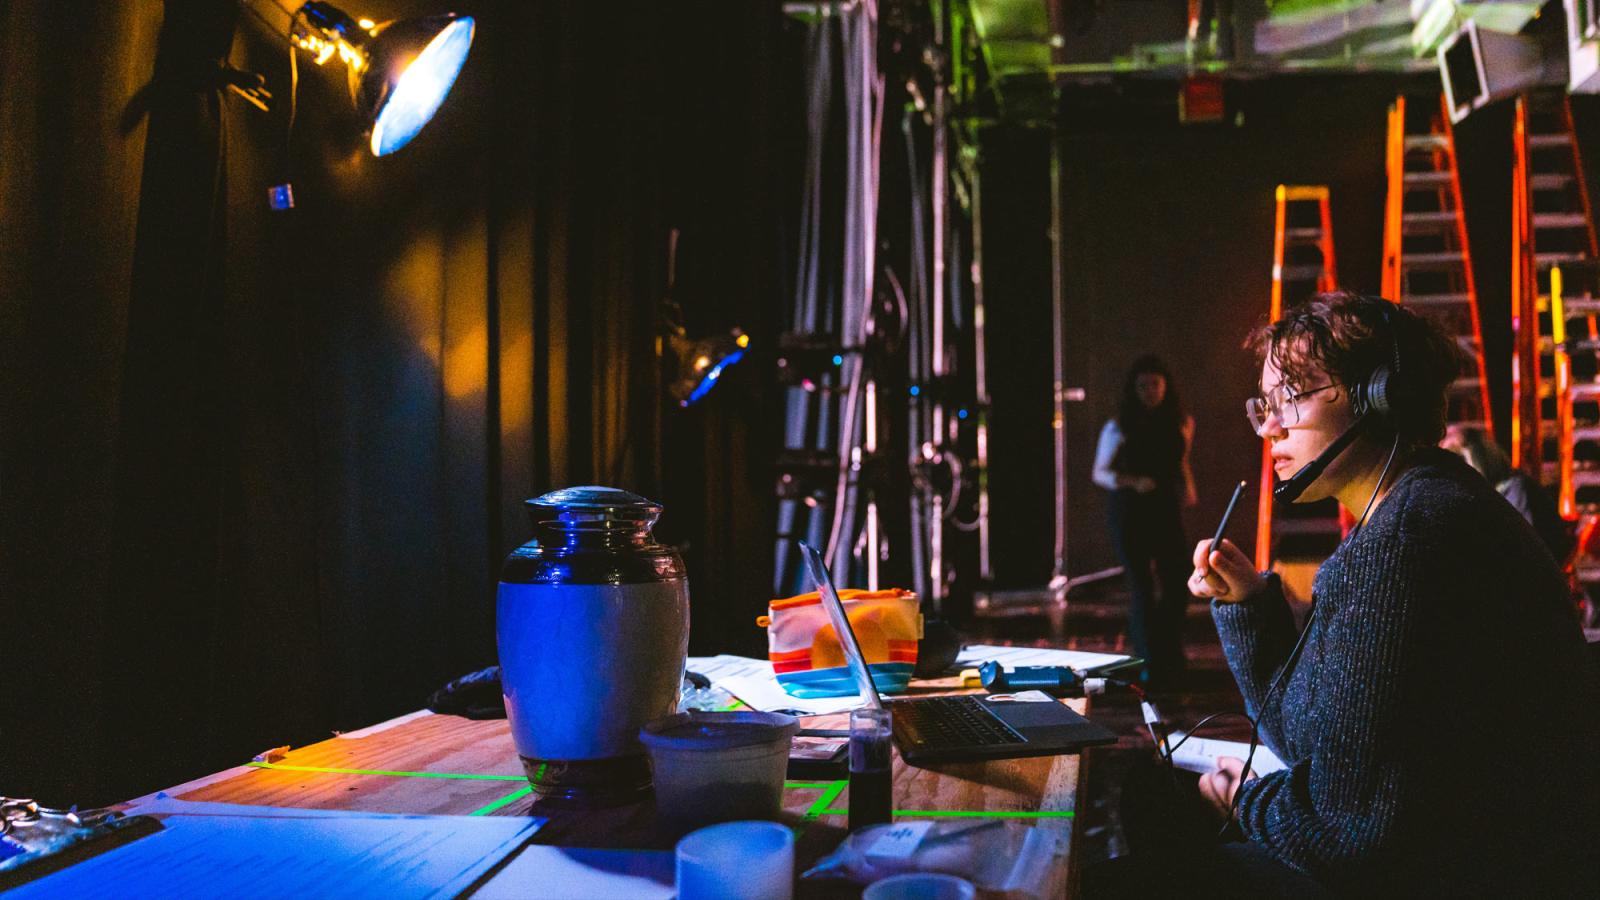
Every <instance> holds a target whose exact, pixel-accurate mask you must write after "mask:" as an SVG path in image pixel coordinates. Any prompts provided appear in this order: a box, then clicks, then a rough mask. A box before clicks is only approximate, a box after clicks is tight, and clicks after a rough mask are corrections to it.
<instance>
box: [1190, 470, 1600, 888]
mask: <svg viewBox="0 0 1600 900" xmlns="http://www.w3.org/2000/svg"><path fill="white" fill-rule="evenodd" d="M1313 598H1314V602H1315V610H1316V612H1315V615H1314V617H1313V618H1312V621H1311V625H1310V632H1309V633H1308V634H1307V636H1306V642H1305V646H1304V648H1303V649H1302V651H1301V656H1300V659H1299V660H1298V662H1296V663H1295V665H1294V667H1293V668H1292V669H1291V671H1290V674H1289V676H1288V677H1287V678H1286V679H1285V680H1284V683H1283V684H1282V685H1280V686H1279V689H1278V692H1277V693H1276V694H1274V695H1273V696H1272V697H1271V698H1270V699H1269V698H1268V697H1267V694H1268V688H1269V686H1270V685H1271V683H1272V680H1273V678H1274V677H1275V676H1276V675H1277V674H1278V672H1279V671H1280V670H1281V669H1282V668H1283V666H1284V663H1285V661H1286V660H1287V658H1288V655H1289V651H1290V649H1291V648H1292V647H1293V645H1294V642H1295V639H1296V637H1297V632H1296V629H1295V626H1294V621H1293V619H1292V617H1291V615H1290V612H1289V607H1288V605H1287V603H1286V602H1285V601H1284V597H1283V591H1282V586H1281V584H1280V583H1279V582H1278V580H1277V578H1276V577H1275V576H1273V577H1269V578H1268V582H1267V587H1266V588H1265V589H1263V590H1262V591H1259V592H1258V593H1257V594H1256V595H1255V596H1252V597H1249V598H1246V599H1245V600H1243V601H1241V602H1239V603H1231V604H1230V603H1215V602H1214V603H1213V604H1212V615H1213V618H1214V619H1215V620H1216V624H1217V632H1218V633H1219V635H1220V636H1221V638H1222V645H1223V649H1224V651H1225V652H1226V654H1227V657H1228V664H1229V666H1231V667H1232V669H1233V673H1234V677H1235V678H1236V679H1237V680H1238V682H1239V686H1240V690H1241V691H1242V692H1243V694H1244V698H1245V703H1246V706H1247V708H1248V709H1249V712H1250V714H1251V715H1252V716H1258V717H1259V718H1260V721H1261V732H1262V735H1263V736H1264V739H1265V741H1266V743H1267V745H1268V746H1270V747H1271V748H1272V749H1273V750H1274V751H1275V752H1276V753H1277V754H1278V755H1279V756H1280V757H1282V758H1283V760H1284V761H1285V762H1286V763H1289V768H1288V769H1287V770H1285V771H1282V772H1276V773H1273V774H1271V775H1268V776H1265V777H1263V778H1261V779H1259V780H1255V781H1250V782H1247V783H1246V784H1245V785H1244V786H1243V787H1242V788H1241V793H1240V797H1239V822H1240V825H1241V827H1242V828H1243V830H1244V833H1245V835H1246V836H1247V837H1248V838H1249V839H1250V840H1251V841H1254V842H1256V843H1257V844H1259V845H1261V846H1262V847H1264V848H1265V849H1266V850H1267V851H1268V852H1270V853H1271V854H1272V855H1273V856H1274V857H1275V858H1277V859H1279V860H1281V861H1282V862H1284V863H1286V864H1288V865H1290V866H1292V867H1294V868H1295V869H1298V870H1300V871H1303V872H1306V873H1308V874H1310V875H1311V876H1313V877H1315V878H1317V879H1319V880H1321V881H1323V882H1325V883H1327V884H1329V885H1330V886H1333V887H1336V888H1342V889H1344V890H1367V891H1370V890H1373V889H1379V890H1382V891H1384V892H1385V894H1387V893H1389V892H1393V891H1425V892H1426V893H1428V894H1429V895H1432V896H1439V895H1444V896H1455V895H1487V894H1496V893H1504V892H1507V891H1510V892H1513V893H1515V894H1519V895H1523V896H1530V895H1531V894H1529V893H1528V891H1530V890H1531V891H1537V892H1538V893H1540V894H1543V895H1546V896H1548V895H1552V894H1554V895H1566V894H1573V893H1578V892H1580V891H1583V890H1587V889H1588V888H1590V887H1595V888H1600V884H1597V883H1596V882H1593V881H1588V880H1586V879H1592V878H1594V877H1595V875H1596V872H1597V871H1600V865H1597V860H1600V839H1597V837H1596V833H1595V830H1594V829H1595V815H1596V812H1597V811H1600V778H1597V773H1600V763H1597V753H1600V675H1597V673H1596V671H1595V668H1594V666H1593V664H1592V662H1591V661H1590V660H1589V659H1588V658H1587V655H1586V649H1585V647H1584V645H1583V642H1582V633H1581V631H1580V630H1579V628H1578V625H1577V622H1576V617H1575V615H1574V613H1573V610H1572V607H1571V603H1570V602H1569V600H1568V598H1567V591H1566V586H1565V579H1564V577H1563V576H1562V574H1561V572H1560V571H1559V570H1558V568H1557V566H1556V564H1555V562H1554V560H1552V559H1551V557H1550V554H1549V552H1548V551H1547V550H1546V549H1545V547H1544V545H1543V544H1542V543H1541V542H1540V540H1539V537H1538V536H1537V535H1536V534H1535V533H1534V531H1533V529H1532V528H1531V527H1529V525H1528V523H1527V522H1526V521H1524V520H1523V519H1522V517H1521V516H1519V515H1518V514H1517V512H1516V511H1515V510H1514V509H1512V508H1511V506H1510V505H1509V504H1508V503H1506V501H1505V500H1504V499H1503V498H1502V497H1501V496H1500V495H1499V494H1497V493H1496V492H1495V491H1494V489H1493V488H1491V487H1490V486H1489V485H1488V484H1487V483H1486V482H1484V480H1483V479H1482V478H1481V477H1480V476H1479V475H1478V474H1477V473H1476V472H1474V471H1473V470H1472V469H1470V468H1468V467H1467V466H1466V464H1465V463H1463V462H1461V461H1460V460H1459V459H1457V458H1456V457H1455V456H1453V455H1451V454H1449V453H1445V452H1443V451H1434V450H1427V451H1423V452H1422V453H1420V454H1419V456H1418V457H1417V458H1416V465H1414V466H1413V467H1412V468H1411V469H1408V470H1407V471H1406V472H1405V473H1403V474H1402V475H1401V476H1400V477H1399V478H1398V479H1397V480H1396V482H1395V484H1394V486H1393V487H1392V488H1391V490H1390V492H1389V494H1388V495H1387V496H1386V497H1385V499H1384V501H1383V502H1382V503H1381V504H1380V505H1379V506H1378V508H1377V509H1376V510H1375V511H1374V512H1373V514H1372V518H1371V519H1370V520H1369V521H1368V523H1367V525H1366V527H1364V528H1363V529H1361V530H1360V531H1359V532H1358V533H1357V534H1356V535H1355V536H1354V537H1353V538H1351V539H1350V540H1347V541H1346V542H1345V543H1344V544H1343V545H1341V546H1340V547H1339V549H1338V550H1337V551H1336V552H1335V553H1334V554H1333V556H1332V557H1331V558H1329V560H1328V561H1327V562H1326V563H1325V564H1323V566H1322V568H1321V569H1320V570H1318V572H1317V576H1316V581H1315V584H1314V586H1313ZM1592 896H1600V892H1596V893H1594V894H1592Z"/></svg>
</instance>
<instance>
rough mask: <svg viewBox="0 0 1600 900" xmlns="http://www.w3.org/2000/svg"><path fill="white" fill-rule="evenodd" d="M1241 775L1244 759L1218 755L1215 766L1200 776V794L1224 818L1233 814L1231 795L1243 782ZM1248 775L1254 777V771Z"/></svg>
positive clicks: (1235, 792)
mask: <svg viewBox="0 0 1600 900" xmlns="http://www.w3.org/2000/svg"><path fill="white" fill-rule="evenodd" d="M1243 775H1244V760H1242V759H1236V758H1234V757H1232V756H1219V757H1217V767H1216V768H1215V769H1212V770H1211V771H1209V772H1207V773H1206V774H1204V775H1201V776H1200V796H1202V797H1204V798H1205V799H1206V802H1207V803H1209V804H1211V808H1212V809H1213V810H1215V811H1216V813H1217V815H1219V816H1221V817H1222V818H1224V819H1226V818H1228V816H1230V815H1232V814H1233V796H1234V795H1235V794H1237V793H1239V785H1241V784H1243V783H1244V778H1243V777H1242V776H1243ZM1250 777H1251V778H1254V777H1256V773H1255V772H1251V773H1250Z"/></svg>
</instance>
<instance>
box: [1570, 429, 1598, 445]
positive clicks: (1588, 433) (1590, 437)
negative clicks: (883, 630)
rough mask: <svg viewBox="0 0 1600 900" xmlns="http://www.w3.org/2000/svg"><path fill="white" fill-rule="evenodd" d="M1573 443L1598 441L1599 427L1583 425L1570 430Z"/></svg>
mask: <svg viewBox="0 0 1600 900" xmlns="http://www.w3.org/2000/svg"><path fill="white" fill-rule="evenodd" d="M1572 440H1573V441H1600V425H1585V426H1584V427H1582V428H1574V429H1572Z"/></svg>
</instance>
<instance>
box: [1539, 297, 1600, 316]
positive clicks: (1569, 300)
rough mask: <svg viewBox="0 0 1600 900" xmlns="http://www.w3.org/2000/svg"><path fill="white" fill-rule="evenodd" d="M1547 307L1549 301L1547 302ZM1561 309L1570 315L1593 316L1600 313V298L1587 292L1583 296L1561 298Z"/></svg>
mask: <svg viewBox="0 0 1600 900" xmlns="http://www.w3.org/2000/svg"><path fill="white" fill-rule="evenodd" d="M1545 306H1546V308H1548V307H1549V302H1548V301H1546V303H1545ZM1561 311H1562V312H1564V313H1566V314H1567V315H1569V316H1592V315H1596V314H1600V300H1596V299H1594V298H1593V297H1590V296H1589V295H1587V294H1585V295H1584V296H1581V297H1563V298H1561Z"/></svg>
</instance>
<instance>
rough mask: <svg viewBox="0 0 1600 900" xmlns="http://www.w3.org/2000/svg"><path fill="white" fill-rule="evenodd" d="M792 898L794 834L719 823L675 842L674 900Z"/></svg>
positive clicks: (766, 826) (767, 826) (767, 825)
mask: <svg viewBox="0 0 1600 900" xmlns="http://www.w3.org/2000/svg"><path fill="white" fill-rule="evenodd" d="M963 883H965V882H963ZM967 896H968V900H971V896H972V895H971V894H968V895H967ZM793 897H794V833H793V832H792V831H790V830H789V829H788V827H786V826H784V825H779V824H778V823H777V822H724V823H722V824H721V825H712V826H711V827H709V828H702V829H700V830H699V831H696V832H694V833H692V834H690V835H689V836H688V837H685V838H684V839H683V840H681V841H679V842H678V900H791V898H793Z"/></svg>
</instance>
